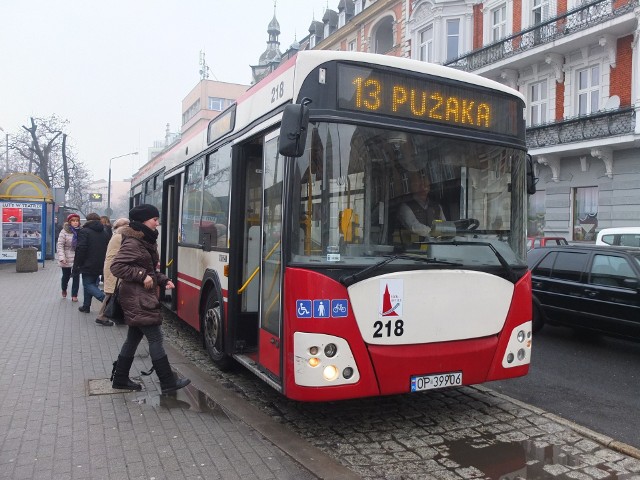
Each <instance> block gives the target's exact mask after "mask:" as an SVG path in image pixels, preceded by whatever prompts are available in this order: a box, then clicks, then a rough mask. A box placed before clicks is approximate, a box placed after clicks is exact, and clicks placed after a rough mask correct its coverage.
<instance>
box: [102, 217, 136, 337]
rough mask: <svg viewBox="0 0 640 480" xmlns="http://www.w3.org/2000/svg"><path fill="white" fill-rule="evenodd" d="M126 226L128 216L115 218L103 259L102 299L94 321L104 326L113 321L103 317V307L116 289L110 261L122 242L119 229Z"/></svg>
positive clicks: (109, 324) (127, 224) (110, 324)
mask: <svg viewBox="0 0 640 480" xmlns="http://www.w3.org/2000/svg"><path fill="white" fill-rule="evenodd" d="M127 226H129V219H128V218H119V219H118V220H116V222H115V223H114V224H113V235H112V236H111V240H109V244H108V245H107V255H106V256H105V259H104V269H103V271H104V274H103V275H104V287H103V290H104V300H103V301H102V308H101V309H100V313H98V318H96V323H97V324H99V325H103V326H105V327H111V326H112V325H113V321H112V320H110V319H109V318H107V317H105V315H104V309H105V307H106V306H107V303H109V298H111V295H113V292H115V290H116V281H117V280H118V279H117V278H116V277H115V275H113V273H111V263H112V262H113V259H114V258H115V257H116V254H117V253H118V250H120V245H121V244H122V234H121V233H120V229H121V228H123V227H127ZM118 323H122V322H118Z"/></svg>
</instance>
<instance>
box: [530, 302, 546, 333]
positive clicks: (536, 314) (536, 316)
mask: <svg viewBox="0 0 640 480" xmlns="http://www.w3.org/2000/svg"><path fill="white" fill-rule="evenodd" d="M532 316H533V318H532V320H531V332H532V333H537V332H539V331H540V330H542V327H544V323H545V319H544V312H543V311H542V305H540V303H539V302H538V301H537V299H536V298H534V299H533V315H532Z"/></svg>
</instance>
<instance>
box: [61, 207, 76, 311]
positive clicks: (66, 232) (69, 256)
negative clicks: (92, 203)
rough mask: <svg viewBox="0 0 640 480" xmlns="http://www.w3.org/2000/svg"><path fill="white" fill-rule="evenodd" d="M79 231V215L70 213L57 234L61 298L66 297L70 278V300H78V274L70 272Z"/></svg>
mask: <svg viewBox="0 0 640 480" xmlns="http://www.w3.org/2000/svg"><path fill="white" fill-rule="evenodd" d="M79 231H80V215H78V214H77V213H72V214H70V215H69V216H68V217H67V221H66V222H65V224H64V226H63V227H62V230H60V234H59V235H58V248H57V250H56V255H57V256H58V265H60V267H61V268H62V282H61V284H62V298H67V286H68V285H69V280H70V279H71V280H72V282H71V301H72V302H77V301H78V290H79V289H80V274H79V273H77V272H76V273H72V269H73V261H74V259H75V256H76V245H77V244H78V232H79Z"/></svg>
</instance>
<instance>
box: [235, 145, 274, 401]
mask: <svg viewBox="0 0 640 480" xmlns="http://www.w3.org/2000/svg"><path fill="white" fill-rule="evenodd" d="M264 140H265V139H264V138H259V139H254V140H252V141H250V142H247V143H246V144H242V145H240V146H239V150H238V151H237V152H236V153H235V154H234V167H233V174H232V181H233V188H232V191H233V192H234V193H233V198H232V201H231V218H233V219H235V220H238V221H234V222H232V224H231V230H230V245H229V256H230V272H229V305H228V315H227V318H228V327H227V333H228V335H227V339H229V340H230V341H231V342H232V343H233V345H232V346H228V347H227V352H228V353H234V354H235V355H234V356H235V358H236V360H238V361H240V362H241V363H243V364H244V365H245V366H247V367H248V368H250V369H252V370H254V371H255V372H256V373H258V374H259V375H260V376H261V377H262V378H263V379H265V380H266V381H268V382H269V383H271V384H272V385H273V386H274V387H276V388H277V389H281V379H282V358H281V357H282V349H281V342H280V337H281V329H282V316H281V306H280V303H281V298H282V297H281V284H282V278H281V277H282V272H281V263H280V235H281V231H282V228H281V223H282V208H281V207H282V172H283V164H282V161H281V158H282V157H280V156H279V154H278V150H277V142H278V139H277V136H276V134H275V133H274V134H272V135H269V136H268V137H266V141H264Z"/></svg>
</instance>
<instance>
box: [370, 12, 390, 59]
mask: <svg viewBox="0 0 640 480" xmlns="http://www.w3.org/2000/svg"><path fill="white" fill-rule="evenodd" d="M373 44H374V45H375V53H387V52H388V51H389V50H391V49H392V48H393V19H392V18H391V17H386V18H384V19H383V20H382V21H381V22H380V23H379V24H378V27H377V28H376V33H375V38H374V41H373Z"/></svg>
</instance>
